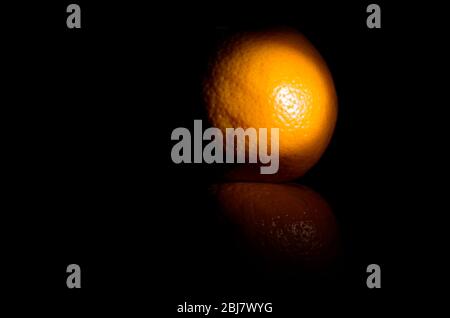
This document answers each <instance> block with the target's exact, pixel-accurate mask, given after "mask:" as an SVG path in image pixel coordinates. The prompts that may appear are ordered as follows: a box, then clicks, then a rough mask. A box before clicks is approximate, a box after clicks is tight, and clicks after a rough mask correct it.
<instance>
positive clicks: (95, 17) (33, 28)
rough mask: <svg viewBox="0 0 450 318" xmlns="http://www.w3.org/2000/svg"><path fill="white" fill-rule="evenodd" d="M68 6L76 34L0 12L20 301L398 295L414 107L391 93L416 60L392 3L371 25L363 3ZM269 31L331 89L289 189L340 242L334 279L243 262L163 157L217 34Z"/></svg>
mask: <svg viewBox="0 0 450 318" xmlns="http://www.w3.org/2000/svg"><path fill="white" fill-rule="evenodd" d="M77 3H78V4H80V6H81V10H82V29H80V30H77V29H73V30H69V29H67V28H66V16H67V14H66V13H65V8H66V6H67V3H63V2H61V3H58V4H36V3H34V4H33V5H23V6H14V8H11V9H8V10H5V15H8V16H9V18H11V17H13V18H11V19H10V20H11V21H10V20H8V25H7V27H8V30H11V32H7V40H8V42H7V43H8V45H7V46H6V47H7V49H6V50H5V51H6V53H7V58H6V59H5V61H6V62H7V64H8V66H9V67H10V69H11V71H10V72H8V83H7V86H6V87H5V90H6V91H7V93H8V95H9V94H10V95H11V96H10V97H11V98H10V99H9V101H10V103H11V105H12V107H10V108H9V109H8V112H10V114H8V116H5V117H4V118H5V121H6V124H7V125H8V127H12V129H9V130H8V131H7V132H6V137H7V138H6V142H7V143H10V146H11V149H12V150H11V151H9V155H8V158H10V159H11V161H10V162H11V164H10V166H9V167H10V169H9V172H10V173H11V176H12V178H11V180H12V181H11V182H10V184H9V185H8V190H7V192H6V195H7V196H8V197H9V198H10V199H11V205H10V207H9V211H10V213H9V216H10V217H11V222H9V223H7V227H8V228H9V229H10V230H12V232H13V234H12V235H8V240H10V241H12V242H14V244H8V251H10V252H11V255H12V256H11V257H8V259H7V260H6V261H5V262H6V263H7V265H10V268H11V269H14V271H11V273H12V274H11V275H8V276H9V277H8V278H11V280H12V281H13V284H14V287H16V288H17V291H18V292H19V293H30V294H31V295H35V296H33V297H36V299H38V298H39V296H44V298H45V299H47V300H48V301H49V302H53V303H58V304H60V305H61V304H62V305H63V306H66V308H68V309H69V310H68V311H75V310H81V311H84V310H85V308H88V307H87V306H91V305H94V306H95V307H89V308H96V310H98V311H99V312H101V311H103V310H107V309H108V310H109V309H114V310H116V309H117V310H119V309H125V310H126V311H128V310H136V311H141V310H144V311H146V312H148V313H151V312H152V311H160V312H161V313H175V311H176V304H179V303H183V302H184V301H191V302H192V303H213V304H219V303H220V302H222V301H239V302H243V301H252V300H253V301H272V302H274V308H275V309H274V311H276V312H278V313H280V312H283V313H288V312H296V313H302V312H304V311H305V310H307V308H309V309H311V310H312V312H313V313H314V312H319V311H322V310H332V311H334V310H339V309H344V310H346V309H347V308H349V307H351V305H352V304H353V303H359V304H363V305H364V304H365V305H367V306H368V308H371V309H372V310H373V309H374V308H379V307H382V306H384V305H385V304H387V303H390V302H394V301H395V295H396V294H397V293H399V291H402V290H407V288H408V287H407V286H406V285H405V279H404V278H405V268H404V265H403V263H402V261H399V260H400V259H401V258H402V256H403V254H404V253H405V252H406V248H405V247H404V240H405V237H404V235H403V234H402V233H406V232H404V231H403V230H405V231H407V227H408V225H407V222H408V220H407V218H405V213H406V212H405V209H404V196H405V195H404V193H402V191H400V190H399V189H404V187H403V183H404V182H405V180H406V179H407V178H406V175H407V172H406V171H407V170H408V161H407V160H405V156H404V155H402V153H404V151H405V149H406V148H407V147H408V140H407V138H405V136H406V135H407V133H406V131H407V129H406V126H407V122H408V118H407V116H408V115H407V112H405V109H410V108H411V107H412V106H411V104H409V103H405V100H404V98H403V92H404V90H405V89H404V88H403V87H402V86H401V83H402V81H403V77H405V76H408V74H407V72H405V70H406V69H407V66H408V65H409V59H410V60H413V57H412V56H409V55H408V54H405V53H404V50H405V48H406V47H409V45H410V42H409V40H410V38H409V37H410V36H411V29H408V28H407V27H406V26H407V24H405V15H406V16H407V15H408V12H407V11H405V7H402V6H399V7H394V6H393V5H389V4H387V3H384V2H380V1H378V2H377V3H378V4H379V5H380V6H381V8H382V28H381V29H372V30H371V29H368V28H367V27H366V17H367V13H366V12H365V9H366V7H367V5H368V4H369V2H364V1H362V2H354V3H348V4H329V3H317V4H314V5H312V4H310V3H309V2H302V1H277V2H276V3H272V4H261V3H259V4H257V3H250V2H249V3H247V4H245V5H243V4H242V3H240V4H238V3H221V4H209V5H205V4H202V5H200V4H191V3H189V4H182V5H181V4H167V5H158V6H157V5H153V4H146V5H144V4H137V3H135V4H132V3H129V2H123V3H120V2H117V3H112V2H95V4H94V3H93V2H87V1H78V2H77ZM9 21H10V22H9ZM279 25H287V26H291V27H294V28H296V29H298V30H299V31H300V32H302V33H304V34H305V35H306V36H307V37H308V39H309V40H310V41H311V42H312V43H313V44H314V45H315V46H316V47H317V49H318V50H319V52H320V53H321V54H322V56H323V57H324V59H325V60H326V61H327V63H328V66H329V68H330V70H331V73H332V75H333V78H334V81H335V85H336V90H337V93H338V98H339V114H338V122H337V128H336V131H335V135H334V137H333V140H332V142H331V145H330V146H329V148H328V150H327V152H326V153H325V155H324V156H323V158H322V159H321V161H320V162H319V164H317V165H316V166H315V167H314V168H313V169H312V170H311V171H310V172H308V174H307V175H306V176H305V177H304V178H302V179H300V180H298V181H297V182H299V183H301V184H304V185H307V186H309V187H311V188H313V189H314V190H315V191H317V192H318V193H320V194H321V195H322V196H323V197H324V198H326V199H327V201H328V202H329V203H330V204H331V206H332V207H333V209H334V212H335V214H336V217H337V219H338V222H339V225H340V229H341V235H342V240H343V246H344V252H343V256H342V259H341V260H340V263H339V266H337V268H336V269H335V271H333V272H332V273H329V274H328V275H325V276H324V277H314V278H313V279H310V280H304V279H294V280H282V279H277V278H275V277H271V276H270V275H268V276H267V275H260V273H259V272H258V271H257V270H256V271H253V268H252V267H251V265H252V263H251V260H250V261H249V260H247V259H246V258H245V256H243V255H241V254H239V253H238V252H237V251H236V250H235V247H234V246H231V245H230V244H229V242H227V240H226V235H224V233H223V231H222V230H221V228H220V225H219V224H217V222H216V221H217V220H216V219H215V214H214V212H213V211H211V210H210V209H209V206H208V205H207V204H206V203H205V201H207V200H206V198H205V191H204V189H205V187H206V186H207V185H208V183H209V182H211V181H212V180H213V179H214V178H213V177H212V173H211V170H209V169H205V168H204V167H199V166H195V165H192V166H176V165H174V164H173V163H172V162H171V159H170V149H171V147H172V145H173V143H172V142H171V141H170V133H171V132H172V130H173V129H174V128H176V127H179V126H185V127H188V128H190V127H191V126H192V124H193V119H195V118H198V116H200V115H199V113H197V111H196V110H195V109H196V107H198V105H199V103H200V87H201V86H200V84H201V82H200V81H201V76H202V74H203V71H204V69H205V67H206V61H207V58H208V56H209V54H210V53H211V52H212V50H213V48H214V45H215V43H216V42H217V41H218V40H220V39H221V38H223V37H224V36H226V35H227V34H229V33H232V32H234V31H239V30H246V29H252V28H259V27H270V26H279ZM413 31H414V32H417V30H413ZM416 34H417V33H416ZM406 182H408V180H406ZM400 183H402V185H400ZM405 235H406V234H405ZM406 239H407V238H406ZM71 263H76V264H79V265H80V266H81V269H82V289H81V290H68V289H67V287H66V282H65V280H66V275H67V274H66V273H65V270H66V266H67V265H68V264H71ZM372 263H376V264H379V265H380V266H381V268H382V289H380V290H368V289H367V287H366V284H365V281H366V277H367V274H366V267H367V265H369V264H372ZM406 276H407V275H406ZM40 304H45V302H44V303H40ZM91 310H92V309H91Z"/></svg>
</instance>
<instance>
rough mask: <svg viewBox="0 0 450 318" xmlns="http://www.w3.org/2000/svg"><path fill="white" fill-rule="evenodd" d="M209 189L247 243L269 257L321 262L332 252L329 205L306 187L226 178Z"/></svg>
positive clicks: (335, 236)
mask: <svg viewBox="0 0 450 318" xmlns="http://www.w3.org/2000/svg"><path fill="white" fill-rule="evenodd" d="M213 193H214V194H215V197H216V199H217V201H218V202H219V204H220V207H221V209H222V210H223V212H224V213H225V214H226V215H227V216H228V217H229V218H230V219H231V220H232V221H233V222H234V223H236V224H237V226H238V228H239V231H240V232H241V233H243V234H244V236H245V237H246V239H247V240H248V242H249V243H250V245H251V246H253V247H254V248H256V250H257V251H259V252H260V253H262V254H263V255H265V256H268V257H269V258H271V259H278V260H285V261H289V262H291V261H292V262H294V263H300V264H305V265H314V266H321V265H326V264H327V263H328V261H330V260H331V259H332V258H333V256H335V254H336V252H337V246H338V244H337V243H338V242H337V241H338V234H337V232H338V231H337V225H336V220H335V218H334V215H333V213H332V211H331V208H330V207H329V205H328V204H327V203H326V202H325V200H324V199H322V198H321V197H320V196H319V195H318V194H317V193H316V192H314V191H312V190H311V189H309V188H307V187H304V186H300V185H292V184H289V185H281V184H265V183H225V184H221V185H215V186H213Z"/></svg>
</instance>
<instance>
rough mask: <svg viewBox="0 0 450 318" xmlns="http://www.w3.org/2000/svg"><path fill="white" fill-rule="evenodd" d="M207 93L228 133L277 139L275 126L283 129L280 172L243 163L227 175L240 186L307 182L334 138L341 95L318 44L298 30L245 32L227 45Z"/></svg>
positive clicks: (211, 111)
mask: <svg viewBox="0 0 450 318" xmlns="http://www.w3.org/2000/svg"><path fill="white" fill-rule="evenodd" d="M203 93H204V94H203V95H204V100H205V105H206V111H207V115H208V119H209V121H210V124H211V125H212V126H214V127H217V128H220V129H221V130H222V132H223V133H225V129H226V128H239V127H241V128H244V129H247V128H250V127H252V128H256V129H259V128H267V129H268V132H269V134H270V128H279V162H280V166H279V170H278V172H277V173H276V174H271V175H269V174H267V175H263V174H260V170H259V167H260V164H244V165H237V166H235V167H233V168H232V169H231V171H229V173H228V177H229V178H231V179H233V180H247V181H271V182H280V181H287V180H292V179H295V178H297V177H300V176H302V175H303V174H304V173H305V172H307V171H308V170H309V169H310V168H311V167H312V166H313V165H314V164H315V163H316V162H317V161H318V160H319V159H320V157H321V156H322V154H323V152H324V151H325V149H326V147H327V145H328V143H329V141H330V139H331V136H332V134H333V130H334V127H335V122H336V117H337V97H336V92H335V87H334V84H333V79H332V77H331V74H330V71H329V70H328V67H327V65H326V63H325V62H324V60H323V59H322V57H321V56H320V54H319V52H318V51H317V50H316V49H315V48H314V46H313V45H312V44H311V43H310V42H309V41H308V40H307V39H306V38H305V37H304V36H303V35H301V34H300V33H298V32H296V31H294V30H291V29H277V30H271V31H265V32H246V33H240V34H237V35H235V36H233V37H231V38H230V39H229V40H227V41H225V42H224V44H223V45H222V46H221V48H220V49H219V50H218V53H217V55H216V56H215V57H214V59H213V61H212V63H211V66H210V68H209V72H208V74H207V76H206V79H205V82H204V91H203ZM269 140H270V139H269ZM269 145H270V141H269ZM247 151H248V147H247Z"/></svg>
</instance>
